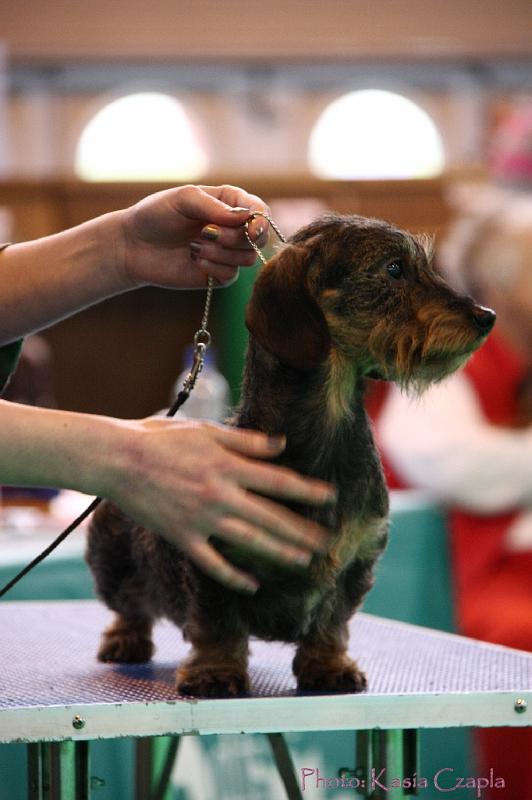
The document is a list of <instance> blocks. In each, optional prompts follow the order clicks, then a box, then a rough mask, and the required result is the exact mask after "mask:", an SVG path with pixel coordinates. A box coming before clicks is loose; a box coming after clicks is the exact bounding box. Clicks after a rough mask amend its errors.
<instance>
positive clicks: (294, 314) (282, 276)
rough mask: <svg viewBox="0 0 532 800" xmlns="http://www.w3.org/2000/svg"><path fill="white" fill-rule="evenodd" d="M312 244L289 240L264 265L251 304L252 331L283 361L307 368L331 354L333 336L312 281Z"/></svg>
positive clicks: (249, 309) (248, 309)
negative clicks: (299, 244) (298, 244)
mask: <svg viewBox="0 0 532 800" xmlns="http://www.w3.org/2000/svg"><path fill="white" fill-rule="evenodd" d="M311 260H312V253H311V252H309V248H306V247H302V246H297V245H288V246H287V247H285V248H283V250H281V252H280V253H279V254H278V255H276V256H274V257H273V258H272V259H270V260H269V261H268V263H267V264H265V266H264V267H263V268H262V270H261V272H260V274H259V276H258V278H257V280H256V281H255V285H254V287H253V294H252V296H251V300H250V302H249V305H248V307H247V312H246V325H247V327H248V330H249V331H250V332H251V333H252V334H253V336H254V337H255V338H256V339H257V341H258V342H259V344H261V345H262V346H263V347H264V348H265V349H266V350H268V351H269V352H270V353H273V354H274V355H276V356H277V357H278V358H279V360H280V361H281V362H282V363H283V364H288V365H289V366H291V367H295V368H296V369H301V370H310V369H314V368H315V367H317V366H318V365H319V364H321V363H322V361H323V360H324V359H325V358H326V356H327V354H328V352H329V349H330V346H331V340H330V336H329V329H328V327H327V323H326V321H325V317H324V315H323V312H322V310H321V308H320V307H319V305H318V303H317V302H316V300H315V299H314V297H313V295H312V291H311V289H310V286H309V275H308V272H309V267H310V263H311Z"/></svg>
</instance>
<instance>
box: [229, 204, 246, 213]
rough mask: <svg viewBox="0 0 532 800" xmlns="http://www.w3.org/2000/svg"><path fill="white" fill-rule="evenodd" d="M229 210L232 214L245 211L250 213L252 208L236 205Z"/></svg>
mask: <svg viewBox="0 0 532 800" xmlns="http://www.w3.org/2000/svg"><path fill="white" fill-rule="evenodd" d="M229 211H230V212H231V214H243V213H244V211H247V212H248V213H249V212H250V211H251V209H250V208H245V207H244V206H235V207H234V208H230V209H229Z"/></svg>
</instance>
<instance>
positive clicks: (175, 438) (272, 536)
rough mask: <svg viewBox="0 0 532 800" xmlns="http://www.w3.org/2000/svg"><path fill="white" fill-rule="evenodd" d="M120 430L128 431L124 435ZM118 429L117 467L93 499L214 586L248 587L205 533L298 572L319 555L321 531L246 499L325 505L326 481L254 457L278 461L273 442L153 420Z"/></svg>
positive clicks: (249, 581)
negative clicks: (154, 536) (179, 555)
mask: <svg viewBox="0 0 532 800" xmlns="http://www.w3.org/2000/svg"><path fill="white" fill-rule="evenodd" d="M130 424H131V425H133V426H134V427H135V430H134V431H132V430H129V431H128V430H127V429H128V427H129V425H130ZM124 425H125V426H126V439H125V448H124V449H123V450H122V451H121V452H122V453H123V454H125V457H126V462H122V463H120V464H119V467H120V470H119V473H118V474H117V479H115V480H114V485H111V486H110V487H109V488H107V487H106V488H104V489H103V492H102V493H103V494H104V496H106V497H108V498H109V499H111V500H112V501H113V502H115V503H116V504H117V505H118V506H119V507H120V508H121V509H122V510H123V511H125V512H126V513H127V514H128V515H129V516H131V517H132V518H133V519H134V520H135V521H137V522H139V523H140V524H142V525H144V526H145V527H147V528H150V529H152V530H156V531H158V532H159V533H160V534H162V535H163V536H164V537H165V538H166V539H168V540H169V541H170V542H172V543H173V544H175V545H176V547H178V548H179V550H181V551H182V552H183V553H185V554H186V555H187V556H188V557H189V558H190V559H191V560H193V561H194V562H195V563H196V564H197V565H198V567H200V568H201V569H202V570H203V571H205V572H206V573H208V574H209V575H211V577H213V578H214V579H216V580H218V581H220V582H221V583H224V584H226V585H227V586H229V587H231V588H233V589H236V590H240V591H251V592H252V591H255V590H256V589H257V588H258V583H257V580H256V579H255V578H253V577H252V576H250V575H248V574H246V573H244V572H242V571H241V570H239V569H237V568H236V567H234V566H232V565H231V564H230V563H229V562H228V561H226V560H225V559H224V558H223V557H222V556H221V555H220V553H219V552H218V551H217V550H215V549H214V547H213V546H212V545H211V544H209V541H208V539H209V537H210V536H214V535H215V536H217V537H219V538H220V539H223V540H225V541H227V542H231V543H233V544H238V545H239V546H240V545H242V546H243V547H245V548H247V549H249V550H250V551H256V552H258V553H263V554H267V555H269V556H270V557H272V558H273V559H276V560H278V561H280V562H284V563H287V564H299V565H300V566H301V565H306V564H308V562H309V560H310V558H311V555H312V552H313V551H315V550H320V549H323V547H324V545H325V544H326V534H325V532H324V531H323V530H322V529H321V528H320V527H319V526H318V525H317V524H316V523H314V522H311V521H309V520H306V519H304V518H302V517H299V516H298V515H296V514H295V513H293V512H292V511H290V510H289V509H287V508H285V507H283V506H282V505H279V504H277V503H275V502H274V501H272V500H269V499H266V498H265V497H261V496H259V495H258V494H255V492H259V493H260V494H261V495H262V494H265V495H269V496H274V497H278V498H280V499H284V500H296V501H299V502H303V503H310V504H312V505H323V504H324V503H326V502H331V501H332V500H333V499H334V496H335V493H334V489H333V488H332V487H331V486H329V485H328V484H325V483H323V482H321V481H317V480H312V479H309V478H303V477H300V476H299V475H297V474H296V473H294V472H292V471H291V470H288V469H286V468H284V467H280V466H275V465H271V464H263V463H260V461H257V460H256V459H265V458H272V457H274V456H276V455H278V454H279V453H280V452H281V451H282V450H283V448H284V442H283V441H282V439H274V440H272V439H270V438H269V437H267V436H266V435H265V434H263V433H259V432H255V431H247V430H241V429H236V428H228V427H224V426H221V425H215V424H213V423H203V422H201V423H200V422H198V423H195V422H175V421H170V420H166V419H159V418H150V419H147V420H142V421H140V422H133V423H124Z"/></svg>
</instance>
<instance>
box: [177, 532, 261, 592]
mask: <svg viewBox="0 0 532 800" xmlns="http://www.w3.org/2000/svg"><path fill="white" fill-rule="evenodd" d="M186 555H187V556H188V557H189V558H190V559H191V560H192V561H194V563H195V564H197V566H198V567H199V568H200V569H201V570H203V572H205V573H207V575H210V577H211V578H213V579H214V580H215V581H218V582H219V583H223V584H224V586H228V587H229V588H230V589H234V590H235V591H237V592H246V593H248V594H249V593H252V594H253V593H255V592H256V591H257V589H258V588H259V583H258V581H257V580H256V578H254V577H253V576H252V575H248V574H247V573H246V572H242V570H239V569H237V568H236V567H233V566H232V565H231V564H230V563H229V562H228V561H226V560H225V558H223V557H222V556H221V555H220V553H218V552H217V551H216V550H215V549H214V547H212V546H211V545H210V544H209V543H208V542H206V541H205V540H204V539H194V540H193V541H192V542H190V543H189V545H188V547H187V548H186Z"/></svg>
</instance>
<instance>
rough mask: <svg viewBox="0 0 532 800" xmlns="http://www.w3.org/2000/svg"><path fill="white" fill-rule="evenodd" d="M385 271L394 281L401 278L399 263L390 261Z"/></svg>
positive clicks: (401, 269)
mask: <svg viewBox="0 0 532 800" xmlns="http://www.w3.org/2000/svg"><path fill="white" fill-rule="evenodd" d="M386 269H387V270H388V274H389V275H390V276H391V277H392V278H395V279H396V280H398V279H399V278H402V277H403V264H402V262H401V261H392V263H391V264H388V265H387V267H386Z"/></svg>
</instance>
